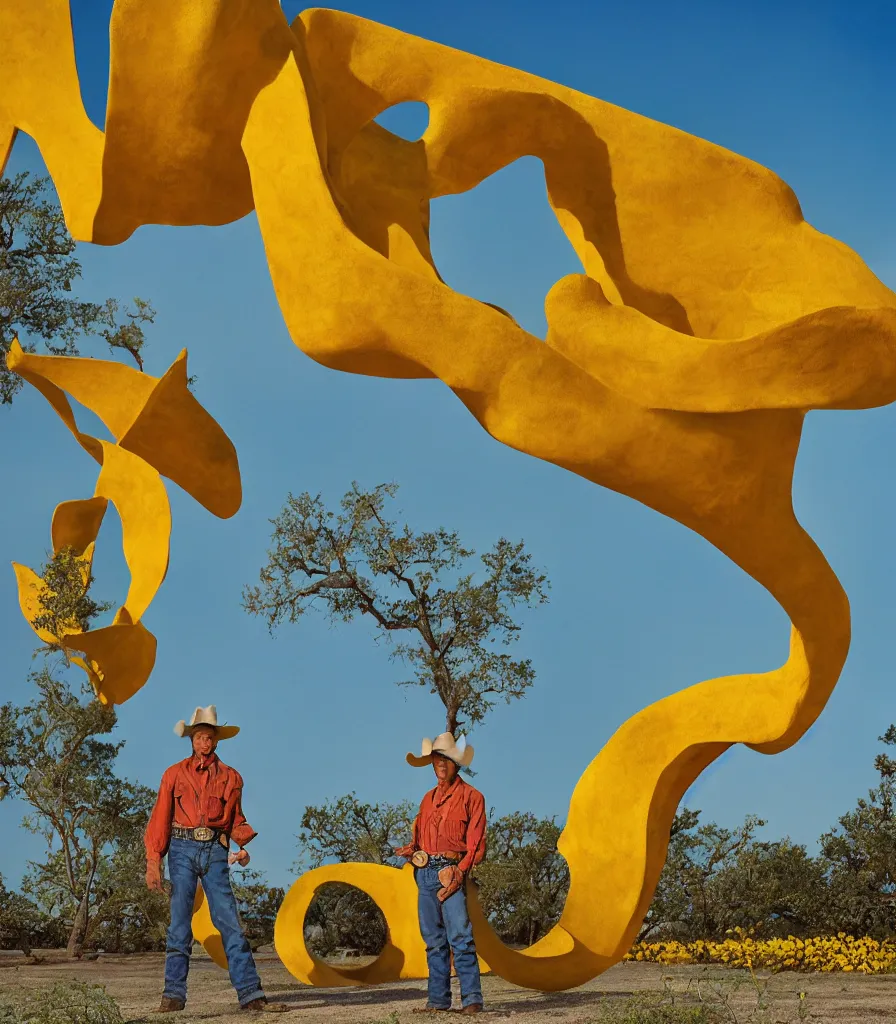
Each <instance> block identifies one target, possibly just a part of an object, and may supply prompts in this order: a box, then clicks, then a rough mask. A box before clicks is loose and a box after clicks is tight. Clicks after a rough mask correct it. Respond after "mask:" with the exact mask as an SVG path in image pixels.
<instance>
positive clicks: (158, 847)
mask: <svg viewBox="0 0 896 1024" xmlns="http://www.w3.org/2000/svg"><path fill="white" fill-rule="evenodd" d="M173 817H174V775H173V773H172V772H171V770H170V769H169V770H168V771H167V772H165V774H164V775H163V776H162V781H161V783H160V785H159V795H158V796H157V797H156V803H155V807H153V809H152V814H151V815H150V816H149V823H148V824H147V826H146V833H145V834H144V837H143V842H144V845H145V847H146V859H147V861H148V862H150V863H155V864H158V862H159V861H160V860H161V859H162V858H163V857H164V856H165V854H166V853H167V852H168V844H169V843H170V842H171V819H172V818H173Z"/></svg>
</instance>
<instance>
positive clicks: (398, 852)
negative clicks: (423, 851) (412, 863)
mask: <svg viewBox="0 0 896 1024" xmlns="http://www.w3.org/2000/svg"><path fill="white" fill-rule="evenodd" d="M392 852H393V853H394V854H395V856H396V857H404V859H405V860H410V859H411V857H413V856H414V854H415V853H416V852H417V847H416V846H414V844H413V843H408V845H407V846H399V847H396V849H394V850H393V851H392Z"/></svg>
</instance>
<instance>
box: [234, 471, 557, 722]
mask: <svg viewBox="0 0 896 1024" xmlns="http://www.w3.org/2000/svg"><path fill="white" fill-rule="evenodd" d="M396 491H397V486H396V485H395V484H380V485H379V486H378V487H376V488H374V490H372V491H362V490H360V489H359V487H358V485H357V484H353V485H352V489H351V490H350V491H348V492H347V493H346V494H345V495H344V497H343V498H342V501H341V503H340V507H339V510H338V511H336V512H333V511H331V510H329V509H327V507H326V506H325V504H324V502H323V501H322V499H321V497H320V495H318V496H316V497H315V496H312V495H311V494H308V493H305V494H301V495H299V496H298V497H295V496H294V495H292V494H290V495H289V497H288V499H287V502H286V505H285V506H284V508H283V510H282V511H281V512H280V514H279V515H278V516H277V518H276V519H273V520H271V522H272V524H273V526H274V532H273V536H272V547H271V549H270V550H269V552H268V561H267V564H266V565H265V566H264V567H263V568H262V570H261V573H260V582H259V585H258V586H255V587H247V588H246V589H245V591H244V595H243V597H244V605H245V608H246V609H247V611H249V612H250V613H251V614H254V615H261V616H263V617H264V618H265V619H266V620H267V623H268V627H269V628H270V629H271V630H272V631H273V629H274V628H275V627H276V626H278V625H280V624H281V623H282V622H284V621H285V622H296V621H298V619H300V618H301V617H302V616H303V615H304V614H305V613H306V612H307V611H308V610H309V609H311V608H320V609H321V610H322V611H324V612H325V613H326V615H327V616H328V618H329V619H330V620H331V621H332V622H351V621H352V620H353V619H354V618H355V617H356V616H358V615H366V616H369V617H370V618H371V619H372V620H373V622H374V623H375V626H376V630H377V634H378V638H388V639H390V640H393V639H395V638H399V639H397V642H396V643H395V644H394V647H393V648H392V657H393V658H395V659H398V660H400V661H401V662H403V663H404V664H405V665H407V666H408V668H409V669H410V670H411V672H412V676H411V678H409V679H404V680H400V681H399V685H401V686H422V687H424V688H426V689H428V690H429V691H430V692H432V693H435V694H437V695H438V697H439V698H440V700H441V701H442V704H443V705H444V707H445V727H446V729H447V731H448V732H451V733H454V734H455V735H456V734H457V730H458V727H459V726H461V725H466V724H470V725H475V724H477V723H479V722H481V721H482V720H483V718H484V717H485V716H486V714H487V713H488V712H489V711H490V710H491V708H492V707H494V705H495V703H496V702H497V701H498V700H502V699H503V700H505V701H507V702H509V701H511V700H513V699H515V698H518V697H522V696H524V695H525V693H526V691H527V690H528V688H529V687H530V686H531V685H532V683H533V681H534V679H535V670H534V669H533V667H532V663H531V661H530V660H529V659H521V660H514V659H513V658H511V657H510V655H509V654H507V653H504V652H501V651H499V650H496V649H495V647H494V645H495V643H498V644H500V645H503V646H506V645H509V644H511V643H513V641H514V640H516V639H517V637H518V636H519V633H520V625H519V623H518V622H517V621H516V619H515V617H514V614H513V613H514V611H515V609H516V608H517V607H518V606H524V607H532V606H535V605H538V604H542V603H544V602H545V601H546V600H547V590H548V587H549V583H548V580H547V577H546V576H545V575H544V574H542V573H539V572H537V571H536V570H535V569H533V568H532V564H531V556H530V555H529V554H528V553H527V552H526V551H525V548H524V545H523V543H522V542H519V543H512V542H511V541H508V540H506V539H503V538H502V539H500V540H498V541H497V543H496V544H495V545H494V547H493V548H492V549H491V550H490V551H488V552H486V553H485V554H483V555H482V556H481V557H480V559H479V564H478V566H477V565H475V564H474V563H473V561H472V560H473V558H474V556H475V554H476V552H475V551H473V550H472V549H471V548H467V547H465V546H464V545H463V544H462V543H461V541H460V538H459V537H458V535H457V533H454V532H451V531H448V530H445V529H443V528H439V529H436V530H431V531H424V532H422V533H415V532H414V531H413V530H412V529H411V528H410V526H407V525H404V526H399V525H398V523H397V522H395V521H394V520H391V519H389V518H388V517H387V516H386V514H385V506H386V502H387V500H388V499H390V498H394V497H395V494H396ZM477 570H478V575H477ZM462 716H463V717H462Z"/></svg>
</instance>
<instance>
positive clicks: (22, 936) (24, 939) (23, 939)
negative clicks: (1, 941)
mask: <svg viewBox="0 0 896 1024" xmlns="http://www.w3.org/2000/svg"><path fill="white" fill-rule="evenodd" d="M16 938H17V939H18V943H19V949H20V950H21V951H22V952H23V953H24V954H25V956H31V943H30V942H29V941H28V932H26V931H24V930H22V931H20V932H19V934H18V935H17V936H16Z"/></svg>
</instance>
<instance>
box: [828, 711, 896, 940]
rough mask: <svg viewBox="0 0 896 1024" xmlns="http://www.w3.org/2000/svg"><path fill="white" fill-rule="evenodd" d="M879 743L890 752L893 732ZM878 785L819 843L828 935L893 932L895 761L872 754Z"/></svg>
mask: <svg viewBox="0 0 896 1024" xmlns="http://www.w3.org/2000/svg"><path fill="white" fill-rule="evenodd" d="M879 739H880V742H882V743H884V744H886V745H887V746H896V726H893V725H891V726H890V727H889V728H888V729H887V731H886V732H885V733H884V734H883V736H881V737H879ZM874 767H875V769H876V770H877V773H878V776H879V779H880V781H879V783H878V785H877V786H876V787H875V788H874V789H871V790H869V792H868V797H867V799H865V798H860V799H859V800H858V802H857V804H856V807H855V808H854V809H853V810H851V811H850V812H849V813H848V814H844V815H843V817H842V818H840V820H839V825H838V826H837V827H835V828H833V829H832V830H831V831H830V832H826V833H825V834H824V835H823V836H822V837H821V851H822V857H823V859H824V861H825V864H826V866H827V870H828V877H829V886H830V892H829V897H828V912H829V923H830V926H831V928H832V930H845V931H849V932H852V933H853V934H856V935H866V934H867V935H872V936H874V937H877V938H882V937H884V936H891V935H892V933H893V931H896V760H894V759H893V758H891V757H889V756H888V755H887V754H886V753H881V754H878V756H877V757H876V758H875V761H874Z"/></svg>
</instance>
